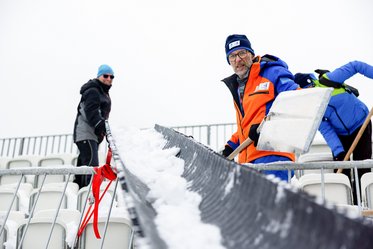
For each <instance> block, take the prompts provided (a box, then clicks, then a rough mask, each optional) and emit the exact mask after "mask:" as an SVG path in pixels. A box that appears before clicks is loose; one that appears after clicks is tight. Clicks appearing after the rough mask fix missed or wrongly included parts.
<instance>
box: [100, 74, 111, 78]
mask: <svg viewBox="0 0 373 249" xmlns="http://www.w3.org/2000/svg"><path fill="white" fill-rule="evenodd" d="M102 76H103V77H104V78H105V79H107V78H108V77H110V79H114V75H108V74H103V75H102Z"/></svg>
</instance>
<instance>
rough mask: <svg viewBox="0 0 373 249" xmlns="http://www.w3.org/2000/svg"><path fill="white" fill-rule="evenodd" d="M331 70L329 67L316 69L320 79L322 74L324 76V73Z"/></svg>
mask: <svg viewBox="0 0 373 249" xmlns="http://www.w3.org/2000/svg"><path fill="white" fill-rule="evenodd" d="M329 72H330V71H329V70H327V69H316V70H315V73H317V74H318V75H319V79H320V78H321V76H323V74H325V73H329Z"/></svg>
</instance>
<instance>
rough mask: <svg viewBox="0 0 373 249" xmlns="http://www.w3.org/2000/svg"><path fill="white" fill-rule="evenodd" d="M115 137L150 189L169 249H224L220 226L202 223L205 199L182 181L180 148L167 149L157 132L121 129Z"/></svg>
mask: <svg viewBox="0 0 373 249" xmlns="http://www.w3.org/2000/svg"><path fill="white" fill-rule="evenodd" d="M113 135H114V137H115V140H116V145H117V147H118V149H119V153H120V155H121V158H122V160H123V163H124V164H125V166H126V167H127V169H128V170H130V171H131V172H132V173H133V174H134V175H136V176H137V177H138V178H139V179H141V180H142V181H143V182H144V183H145V184H147V186H148V187H149V188H150V191H149V194H148V196H147V199H148V201H149V202H150V203H152V205H153V207H154V208H155V210H156V212H157V216H156V219H155V223H156V226H157V229H158V232H159V235H160V237H161V238H162V239H163V240H164V241H165V243H166V244H167V245H168V247H169V248H173V249H185V248H209V249H222V248H225V247H224V246H223V245H222V244H221V241H222V237H221V234H220V230H219V228H218V227H217V226H214V225H211V224H206V223H203V222H202V221H201V217H200V210H199V204H200V202H201V196H200V195H199V194H197V193H195V192H192V191H189V190H188V187H187V186H188V182H187V181H186V180H185V178H183V177H181V175H182V173H183V171H184V161H183V160H182V159H180V158H177V157H176V155H177V154H178V152H179V148H169V149H163V148H164V146H165V144H166V140H165V139H164V138H163V136H162V135H161V134H160V133H158V132H156V131H155V130H154V129H148V130H139V129H136V128H129V127H124V128H117V129H114V131H113Z"/></svg>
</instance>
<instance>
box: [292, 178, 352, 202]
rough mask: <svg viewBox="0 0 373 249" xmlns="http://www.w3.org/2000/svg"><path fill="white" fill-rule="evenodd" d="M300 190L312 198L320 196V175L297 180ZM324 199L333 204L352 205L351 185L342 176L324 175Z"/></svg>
mask: <svg viewBox="0 0 373 249" xmlns="http://www.w3.org/2000/svg"><path fill="white" fill-rule="evenodd" d="M299 184H300V188H301V189H302V190H303V191H305V192H307V193H309V194H311V195H314V196H319V197H321V196H322V189H321V174H306V175H303V176H301V177H300V178H299ZM324 187H325V199H326V200H327V201H330V202H333V203H334V204H348V205H351V204H353V201H352V191H351V185H350V181H349V179H348V177H347V176H346V175H344V174H337V173H325V174H324Z"/></svg>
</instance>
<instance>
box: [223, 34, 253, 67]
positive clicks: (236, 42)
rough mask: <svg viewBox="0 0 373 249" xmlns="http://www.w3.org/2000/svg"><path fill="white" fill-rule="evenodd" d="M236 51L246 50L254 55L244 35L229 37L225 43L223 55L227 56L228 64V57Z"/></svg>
mask: <svg viewBox="0 0 373 249" xmlns="http://www.w3.org/2000/svg"><path fill="white" fill-rule="evenodd" d="M238 49H246V50H248V51H249V52H250V53H252V54H253V55H255V53H254V49H252V48H251V43H250V41H249V39H247V37H246V35H230V36H228V37H227V40H226V41H225V54H226V56H227V61H228V64H230V63H229V60H228V56H229V55H230V54H231V53H232V52H234V51H236V50H238Z"/></svg>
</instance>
